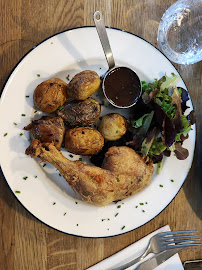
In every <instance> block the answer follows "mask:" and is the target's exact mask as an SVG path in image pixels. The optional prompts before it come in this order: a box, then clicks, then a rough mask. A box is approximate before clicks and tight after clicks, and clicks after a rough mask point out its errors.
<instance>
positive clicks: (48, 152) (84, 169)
mask: <svg viewBox="0 0 202 270" xmlns="http://www.w3.org/2000/svg"><path fill="white" fill-rule="evenodd" d="M25 153H26V154H27V155H30V156H31V157H32V158H34V157H39V158H40V159H41V160H42V161H44V162H49V163H51V164H52V165H53V166H54V167H55V168H57V169H58V171H59V172H60V173H61V174H62V176H63V177H64V178H65V180H66V181H67V182H68V184H69V185H70V186H71V187H72V189H73V190H74V191H75V192H77V193H78V194H80V196H81V197H82V200H83V201H85V202H88V203H91V204H94V205H97V206H105V205H107V204H109V203H111V202H113V201H118V200H122V199H125V198H127V197H128V196H130V195H134V194H135V193H137V192H139V191H140V190H141V189H143V188H144V187H146V186H147V185H148V184H149V183H150V180H151V177H152V173H153V164H152V161H151V162H149V163H148V164H147V165H146V164H145V162H144V160H143V159H142V158H141V157H140V156H139V155H138V154H137V153H136V152H135V151H134V150H133V149H131V148H129V147H126V146H120V147H115V146H113V147H111V148H110V149H109V150H108V152H107V153H106V162H105V163H104V165H103V168H99V167H96V166H90V165H85V164H84V163H83V162H81V161H70V160H68V159H67V158H66V157H64V156H63V155H62V153H61V152H60V151H58V150H57V149H56V148H55V146H54V145H53V144H52V143H41V142H40V141H39V140H37V139H35V140H34V141H33V142H32V143H31V145H30V146H29V147H28V148H27V149H26V152H25Z"/></svg>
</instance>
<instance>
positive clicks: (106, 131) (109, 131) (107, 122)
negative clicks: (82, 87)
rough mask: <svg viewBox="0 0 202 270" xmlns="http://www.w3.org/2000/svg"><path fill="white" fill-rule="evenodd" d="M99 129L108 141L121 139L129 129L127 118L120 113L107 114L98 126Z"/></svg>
mask: <svg viewBox="0 0 202 270" xmlns="http://www.w3.org/2000/svg"><path fill="white" fill-rule="evenodd" d="M98 130H99V131H100V133H101V134H102V136H103V137H104V138H105V140H107V141H116V140H119V139H120V138H121V137H122V136H123V135H124V134H125V133H126V131H127V121H126V119H125V118H124V117H123V116H122V115H120V114H118V113H110V114H106V115H105V116H104V117H103V118H102V120H101V122H100V124H99V127H98Z"/></svg>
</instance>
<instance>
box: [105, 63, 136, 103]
mask: <svg viewBox="0 0 202 270" xmlns="http://www.w3.org/2000/svg"><path fill="white" fill-rule="evenodd" d="M103 90H104V92H105V95H106V97H107V98H108V99H109V100H110V101H111V102H112V103H113V104H114V105H117V106H119V107H127V106H130V105H132V104H134V103H136V102H137V100H138V98H139V97H140V95H141V82H140V80H139V77H138V76H137V75H136V73H135V72H133V71H132V70H131V69H129V68H126V67H118V68H115V69H113V70H111V71H110V72H109V73H108V75H107V76H106V77H105V79H104V85H103Z"/></svg>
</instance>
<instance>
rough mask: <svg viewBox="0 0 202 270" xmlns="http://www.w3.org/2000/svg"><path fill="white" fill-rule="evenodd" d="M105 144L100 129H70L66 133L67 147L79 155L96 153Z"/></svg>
mask: <svg viewBox="0 0 202 270" xmlns="http://www.w3.org/2000/svg"><path fill="white" fill-rule="evenodd" d="M103 146H104V138H103V137H102V135H101V134H100V132H99V131H97V130H96V129H93V128H90V127H78V128H73V129H69V130H68V131H67V132H66V134H65V148H66V149H67V150H68V151H69V152H71V153H73V154H77V155H94V154H96V153H98V152H99V151H100V150H101V149H102V147H103Z"/></svg>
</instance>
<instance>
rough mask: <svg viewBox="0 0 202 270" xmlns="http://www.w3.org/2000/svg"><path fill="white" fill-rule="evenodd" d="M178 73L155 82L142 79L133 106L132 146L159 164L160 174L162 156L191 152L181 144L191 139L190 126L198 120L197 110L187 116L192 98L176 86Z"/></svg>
mask: <svg viewBox="0 0 202 270" xmlns="http://www.w3.org/2000/svg"><path fill="white" fill-rule="evenodd" d="M178 79H179V76H176V75H175V74H172V76H171V77H167V76H166V75H165V76H163V77H162V78H160V79H159V80H157V79H155V80H154V81H153V82H150V83H147V82H146V81H143V82H142V90H143V93H142V98H141V100H140V101H139V102H138V104H137V105H136V106H135V107H134V112H133V116H134V118H133V119H131V126H132V132H133V139H132V141H130V142H128V143H127V145H129V146H131V147H133V149H134V150H136V151H137V152H139V153H140V154H141V155H142V156H143V158H145V159H146V158H148V157H149V158H151V159H152V160H153V161H154V163H158V170H157V172H158V173H160V171H161V168H162V164H163V157H164V156H169V155H170V154H171V152H174V153H175V156H176V158H178V159H181V160H183V159H186V158H187V157H188V155H189V152H188V150H187V149H186V148H184V147H183V146H182V144H183V141H184V140H186V139H187V138H188V133H189V131H190V130H191V125H192V124H194V123H195V116H194V111H191V112H190V113H189V114H188V115H185V114H184V113H185V111H186V109H187V108H188V107H187V105H186V102H187V101H188V100H189V95H188V93H187V91H186V90H185V89H183V88H181V87H176V86H175V85H176V82H177V80H178Z"/></svg>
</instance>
